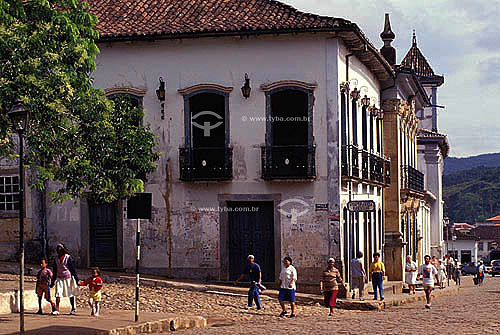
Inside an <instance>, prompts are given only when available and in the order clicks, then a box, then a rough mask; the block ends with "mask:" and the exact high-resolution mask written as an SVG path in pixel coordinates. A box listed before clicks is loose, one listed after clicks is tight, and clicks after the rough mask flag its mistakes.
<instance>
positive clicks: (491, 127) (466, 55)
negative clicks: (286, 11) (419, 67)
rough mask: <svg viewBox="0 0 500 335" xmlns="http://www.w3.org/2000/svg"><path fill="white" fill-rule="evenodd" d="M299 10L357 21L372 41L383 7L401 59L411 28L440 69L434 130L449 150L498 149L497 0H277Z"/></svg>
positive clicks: (499, 13)
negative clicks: (441, 78)
mask: <svg viewBox="0 0 500 335" xmlns="http://www.w3.org/2000/svg"><path fill="white" fill-rule="evenodd" d="M283 1H285V2H286V3H288V4H290V5H292V6H294V7H296V8H298V9H299V10H302V11H306V12H311V13H316V14H320V15H327V16H334V17H342V18H345V19H347V20H350V21H353V22H355V23H357V24H358V25H359V26H360V27H361V29H363V31H364V32H365V34H366V35H367V36H368V37H369V39H370V40H371V42H372V43H373V44H374V45H375V46H381V44H382V42H381V41H380V37H379V34H380V32H381V31H382V28H383V21H384V13H390V14H391V24H392V29H393V31H394V32H395V33H396V40H395V41H394V44H393V45H394V46H395V47H396V48H397V50H398V60H401V59H402V58H403V57H404V55H405V54H406V52H407V51H408V49H409V47H410V45H411V34H412V29H416V32H417V40H418V45H419V47H420V49H421V50H422V52H423V53H424V55H425V56H426V58H427V60H428V61H429V63H430V64H431V65H432V67H433V69H434V71H435V72H436V73H438V74H444V75H445V84H444V85H443V86H442V87H441V88H440V90H439V104H441V105H445V106H446V110H445V111H443V112H441V113H440V120H439V126H440V131H441V132H443V133H446V134H448V136H449V140H450V145H451V154H452V155H459V156H464V155H474V154H479V153H486V152H500V141H499V138H498V136H497V133H498V129H497V128H496V125H497V124H500V113H498V111H497V110H498V104H497V103H496V98H497V97H498V95H499V93H500V75H499V73H500V37H499V36H500V34H498V29H497V27H498V18H499V17H500V6H499V5H500V2H498V0H495V1H491V0H488V1H486V0H468V1H455V0H420V1H412V0H283Z"/></svg>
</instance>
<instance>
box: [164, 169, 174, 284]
mask: <svg viewBox="0 0 500 335" xmlns="http://www.w3.org/2000/svg"><path fill="white" fill-rule="evenodd" d="M169 161H170V159H168V160H167V164H166V169H165V170H166V171H165V172H166V176H165V193H163V194H162V195H163V200H164V201H165V207H166V209H167V240H168V242H167V250H168V252H167V255H168V269H167V276H168V277H169V278H172V204H171V199H170V195H171V192H172V168H171V166H170V164H169Z"/></svg>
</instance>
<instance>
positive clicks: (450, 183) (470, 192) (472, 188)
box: [443, 154, 500, 223]
mask: <svg viewBox="0 0 500 335" xmlns="http://www.w3.org/2000/svg"><path fill="white" fill-rule="evenodd" d="M496 155H499V156H498V157H499V160H500V154H496ZM481 156H483V155H481ZM477 157H479V156H477ZM443 200H444V201H445V206H444V210H445V216H448V217H449V218H450V219H451V221H452V222H467V223H474V222H475V221H484V220H485V219H487V218H490V217H493V216H496V215H499V214H500V167H498V166H495V167H486V166H480V167H475V168H472V169H464V170H462V171H458V172H454V173H451V174H446V175H444V176H443Z"/></svg>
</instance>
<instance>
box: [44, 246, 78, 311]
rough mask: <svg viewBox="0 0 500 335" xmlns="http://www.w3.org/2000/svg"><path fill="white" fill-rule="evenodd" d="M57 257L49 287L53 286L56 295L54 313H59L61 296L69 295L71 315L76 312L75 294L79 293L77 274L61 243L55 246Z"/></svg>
mask: <svg viewBox="0 0 500 335" xmlns="http://www.w3.org/2000/svg"><path fill="white" fill-rule="evenodd" d="M56 252H57V257H56V261H55V264H54V271H53V272H54V276H53V277H52V283H51V285H50V287H54V286H55V291H56V292H55V296H56V309H57V311H56V313H54V314H59V304H60V303H61V298H65V297H69V302H70V303H71V312H70V314H71V315H74V314H76V309H75V296H77V295H78V294H79V288H78V285H77V283H78V282H79V280H78V275H77V273H76V270H75V266H74V265H73V259H72V258H71V256H70V255H69V254H68V252H67V251H66V249H65V248H64V246H63V245H62V244H58V245H57V247H56Z"/></svg>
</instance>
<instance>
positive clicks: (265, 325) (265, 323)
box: [185, 276, 500, 335]
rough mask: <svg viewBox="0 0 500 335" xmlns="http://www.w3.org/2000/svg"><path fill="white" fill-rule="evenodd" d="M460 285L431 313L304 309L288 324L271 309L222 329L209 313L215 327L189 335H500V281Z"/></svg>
mask: <svg viewBox="0 0 500 335" xmlns="http://www.w3.org/2000/svg"><path fill="white" fill-rule="evenodd" d="M462 285H463V289H461V291H460V294H459V295H456V296H446V297H440V298H439V299H436V300H435V301H434V302H433V306H432V310H430V311H428V310H426V309H424V304H423V303H414V304H408V305H402V306H398V307H393V308H390V309H387V310H384V311H380V312H362V311H348V310H336V312H335V313H336V315H335V316H334V317H328V316H327V314H328V312H327V311H326V310H325V309H324V308H322V307H303V306H300V307H299V315H298V317H297V318H296V319H294V320H290V319H288V318H287V319H280V318H278V317H277V316H276V315H277V314H278V313H279V308H278V307H277V306H275V304H274V303H273V304H271V306H269V304H268V305H267V307H268V308H267V309H265V312H264V313H262V316H255V312H241V313H242V314H246V313H251V315H252V316H253V318H252V320H251V322H243V323H239V324H235V325H232V326H222V325H223V324H224V323H225V322H224V321H223V319H222V318H221V319H220V321H218V320H217V319H210V317H211V316H212V315H214V314H213V313H210V312H207V313H206V314H205V315H207V316H208V317H209V324H210V323H211V324H212V327H211V328H210V329H199V330H192V331H187V332H186V333H185V334H221V335H224V334H277V333H280V334H285V333H289V332H295V333H299V334H306V333H311V334H312V333H315V334H327V333H328V334H333V333H335V334H441V335H442V334H455V335H458V334H499V333H500V320H499V319H498V310H500V279H499V278H498V277H496V278H491V277H487V278H486V280H485V282H484V284H483V286H481V287H473V285H472V277H470V276H468V277H463V278H462ZM214 305H215V304H214ZM241 305H244V301H243V299H242V300H241ZM214 308H217V306H214ZM226 323H227V322H226Z"/></svg>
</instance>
